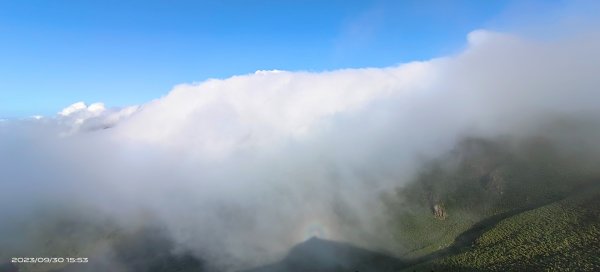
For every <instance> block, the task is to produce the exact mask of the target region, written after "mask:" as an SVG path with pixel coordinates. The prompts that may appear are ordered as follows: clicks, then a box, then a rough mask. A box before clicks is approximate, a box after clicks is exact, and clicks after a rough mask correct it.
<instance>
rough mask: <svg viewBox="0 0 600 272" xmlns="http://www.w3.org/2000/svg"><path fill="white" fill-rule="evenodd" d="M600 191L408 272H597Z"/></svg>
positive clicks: (492, 231)
mask: <svg viewBox="0 0 600 272" xmlns="http://www.w3.org/2000/svg"><path fill="white" fill-rule="evenodd" d="M599 207H600V186H598V185H597V184H596V186H591V187H588V188H586V190H585V191H582V192H577V193H575V194H574V195H572V196H569V197H567V198H565V199H563V200H560V201H556V202H554V203H551V204H548V205H544V206H542V207H539V208H536V209H533V210H529V211H524V212H522V213H518V214H516V215H513V216H510V217H508V218H506V219H504V220H501V221H499V222H497V224H495V225H491V226H488V227H489V229H487V230H486V231H485V232H483V233H482V234H481V235H480V236H478V237H476V238H475V239H474V241H473V243H472V244H469V245H463V247H462V248H454V250H452V251H453V252H452V251H448V252H446V254H443V255H438V256H434V257H433V258H431V260H429V261H427V262H425V263H422V264H419V265H415V266H413V267H410V268H408V269H406V270H405V271H432V270H434V271H540V270H542V271H599V270H600V254H599V252H600V208H599Z"/></svg>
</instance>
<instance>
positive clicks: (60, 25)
mask: <svg viewBox="0 0 600 272" xmlns="http://www.w3.org/2000/svg"><path fill="white" fill-rule="evenodd" d="M552 2H553V1H552ZM531 3H534V4H531ZM540 3H541V4H540ZM549 3H550V1H536V2H528V4H526V5H524V4H523V1H475V0H474V1H443V0H441V1H349V0H345V1H336V0H333V1H317V0H315V1H313V0H298V1H285V0H278V1H257V0H245V1H242V0H239V1H230V0H225V1H223V0H221V1H216V0H215V1H183V0H176V1H152V0H150V1H148V0H147V1H113V0H105V1H76V0H71V1H60V0H57V1H33V0H30V1H27V0H25V1H23V0H15V1H7V0H0V117H2V118H11V117H25V116H30V115H34V114H42V115H53V114H54V113H56V112H57V111H59V110H60V109H61V108H63V107H65V106H67V105H69V104H71V103H73V102H77V101H86V102H88V103H91V102H104V103H106V105H107V106H109V107H110V106H126V105H132V104H140V103H144V102H147V101H149V100H152V99H154V98H159V97H161V96H163V95H165V94H166V93H167V92H168V91H169V90H170V89H171V87H172V86H173V85H175V84H180V83H189V82H198V81H202V80H205V79H207V78H213V77H217V78H223V77H229V76H232V75H236V74H246V73H251V72H254V71H256V70H270V69H282V70H305V71H322V70H332V69H338V68H352V67H383V66H390V65H395V64H398V63H401V62H407V61H411V60H425V59H429V58H432V57H436V56H443V55H447V54H452V53H456V52H458V51H460V50H461V49H462V48H463V47H464V45H465V35H466V34H467V33H468V32H470V31H471V30H474V29H477V28H494V27H500V26H501V25H502V18H503V16H504V15H503V14H506V13H507V12H509V11H510V10H514V9H515V8H514V7H515V6H534V7H537V6H540V5H542V6H546V5H548V4H549ZM504 17H505V16H504Z"/></svg>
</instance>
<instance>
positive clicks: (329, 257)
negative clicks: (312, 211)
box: [245, 238, 407, 272]
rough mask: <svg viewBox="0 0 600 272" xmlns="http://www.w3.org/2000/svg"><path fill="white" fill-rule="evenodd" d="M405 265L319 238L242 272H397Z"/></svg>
mask: <svg viewBox="0 0 600 272" xmlns="http://www.w3.org/2000/svg"><path fill="white" fill-rule="evenodd" d="M406 266H407V263H406V262H404V261H402V260H399V259H396V258H394V257H390V256H388V255H386V254H383V253H379V252H375V251H370V250H366V249H362V248H358V247H355V246H352V245H350V244H346V243H340V242H334V241H328V240H323V239H318V238H311V239H310V240H308V241H306V242H304V243H301V244H298V245H296V246H294V247H293V248H292V249H291V250H290V252H289V253H288V255H287V256H286V257H285V258H284V259H283V260H281V261H279V262H277V263H275V264H271V265H266V266H263V267H259V268H255V269H250V270H246V271H245V272H275V271H277V272H306V271H311V272H337V271H340V272H341V271H344V272H347V271H351V272H354V271H360V272H364V271H373V272H375V271H380V272H386V271H398V270H400V269H402V268H404V267H406Z"/></svg>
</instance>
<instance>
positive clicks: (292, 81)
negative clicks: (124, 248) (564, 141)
mask: <svg viewBox="0 0 600 272" xmlns="http://www.w3.org/2000/svg"><path fill="white" fill-rule="evenodd" d="M599 34H600V33H599V32H595V31H585V32H577V33H571V34H568V35H566V34H565V35H562V36H560V37H557V38H555V39H552V40H529V39H526V38H524V37H520V36H515V35H511V34H507V33H496V32H490V31H485V30H478V31H474V32H472V33H470V34H469V35H468V46H467V48H466V49H465V50H464V51H463V52H461V53H459V54H456V55H452V56H446V57H442V58H437V59H432V60H429V61H421V62H412V63H407V64H401V65H398V66H394V67H387V68H365V69H346V70H336V71H327V72H318V73H314V72H289V71H258V72H256V73H254V74H248V75H241V76H234V77H231V78H227V79H211V80H207V81H204V82H201V83H198V84H182V85H179V86H176V87H175V88H174V89H173V90H172V91H170V92H169V93H168V94H167V95H166V96H164V97H162V98H159V99H156V100H154V101H151V102H149V103H146V104H143V105H140V106H132V107H128V108H123V109H107V108H106V107H105V106H104V105H103V104H101V103H96V104H91V105H89V106H87V105H85V104H84V103H76V104H73V105H71V106H69V107H67V108H65V109H64V110H62V111H61V112H59V113H58V115H57V116H55V117H51V118H41V119H28V120H9V121H3V122H0V150H2V152H1V153H0V173H1V175H2V177H1V180H2V185H3V188H4V189H3V190H2V191H1V192H0V216H2V218H6V219H10V220H11V221H10V222H18V220H20V219H23V218H24V217H26V216H28V215H30V214H33V213H34V211H39V210H44V209H54V208H56V209H59V210H61V209H65V208H64V207H70V208H69V209H68V210H69V211H71V210H79V211H78V212H80V213H81V212H83V213H84V214H86V216H90V217H95V216H100V215H102V216H107V217H110V218H112V219H114V220H115V221H116V222H117V224H118V225H119V226H120V227H123V228H136V227H139V226H140V225H143V224H145V223H146V222H147V221H149V220H150V221H152V222H159V223H160V224H162V225H164V226H165V228H166V229H167V231H168V233H169V234H170V236H172V238H173V239H174V241H175V243H176V245H177V248H178V249H179V250H190V251H191V252H193V253H194V254H197V255H198V256H202V257H203V258H205V259H208V260H210V264H211V265H212V266H213V267H216V268H219V269H224V270H235V269H239V268H244V267H251V266H254V265H258V264H262V263H265V262H268V261H272V260H275V259H277V258H278V257H281V256H282V254H284V253H285V251H286V250H288V249H289V248H290V247H291V246H292V245H294V244H296V243H298V242H301V241H303V240H305V239H307V238H310V237H311V236H315V235H316V236H320V237H323V238H328V239H334V240H341V241H347V242H351V243H354V244H357V245H360V246H365V247H368V248H373V249H380V250H386V251H388V252H392V253H393V252H398V251H399V250H400V248H399V247H401V245H397V244H395V243H394V242H393V237H392V235H391V232H390V230H389V229H387V227H386V220H387V219H386V215H385V213H384V209H383V207H382V203H381V201H380V197H379V196H380V195H381V193H383V192H386V191H389V190H391V189H393V188H395V187H397V186H401V185H402V184H403V183H404V182H406V181H407V180H409V179H410V178H411V177H412V175H413V173H414V171H415V169H416V167H417V165H418V164H419V161H420V160H419V159H420V158H423V157H430V156H436V155H438V154H441V153H443V152H445V151H447V150H449V149H450V148H451V147H452V145H453V144H454V143H455V142H456V141H457V140H458V139H459V138H461V137H463V136H465V135H479V136H485V137H488V136H494V135H517V136H519V135H528V134H532V133H536V132H538V131H539V127H538V126H539V125H540V124H542V123H543V121H544V120H546V119H551V118H553V117H556V116H569V117H586V118H592V119H594V118H599V117H600V113H599V108H598V105H600V90H599V87H600V77H598V76H597V71H599V70H600V54H598V49H599V48H600V35H599ZM591 141H594V140H593V139H592V140H591ZM592 144H596V142H593V143H592ZM7 222H8V221H7ZM9 225H10V224H6V225H4V226H3V227H2V228H3V229H0V231H1V232H0V233H5V234H6V233H11V231H13V233H14V231H15V230H11V229H10V226H9ZM2 237H4V238H5V239H7V240H6V241H10V243H7V244H9V245H10V247H9V249H12V250H14V251H16V250H25V249H19V247H26V246H25V245H24V244H26V243H25V242H23V239H19V241H15V240H10V239H8V237H9V235H8V234H6V235H4V236H2ZM32 243H33V242H32ZM11 255H14V254H11Z"/></svg>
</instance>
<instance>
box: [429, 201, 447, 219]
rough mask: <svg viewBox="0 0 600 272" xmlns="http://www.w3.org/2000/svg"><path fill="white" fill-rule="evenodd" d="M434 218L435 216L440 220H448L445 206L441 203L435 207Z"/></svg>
mask: <svg viewBox="0 0 600 272" xmlns="http://www.w3.org/2000/svg"><path fill="white" fill-rule="evenodd" d="M432 210H433V216H435V218H437V219H440V220H444V219H446V210H445V209H444V206H443V205H442V204H440V203H438V204H435V205H433V208H432Z"/></svg>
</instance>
